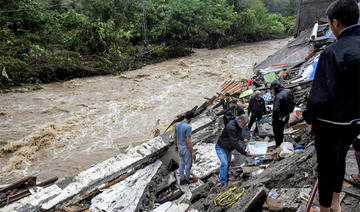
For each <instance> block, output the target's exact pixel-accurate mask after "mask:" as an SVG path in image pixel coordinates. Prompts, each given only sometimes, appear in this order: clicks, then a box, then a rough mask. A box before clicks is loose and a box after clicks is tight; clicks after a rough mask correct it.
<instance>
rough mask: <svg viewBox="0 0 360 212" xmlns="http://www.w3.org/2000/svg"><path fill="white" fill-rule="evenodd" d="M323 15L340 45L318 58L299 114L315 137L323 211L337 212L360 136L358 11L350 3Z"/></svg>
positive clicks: (339, 1) (343, 2) (340, 1)
mask: <svg viewBox="0 0 360 212" xmlns="http://www.w3.org/2000/svg"><path fill="white" fill-rule="evenodd" d="M327 16H328V20H329V24H330V28H331V30H332V32H333V33H334V35H335V36H336V37H337V39H338V41H336V42H335V43H333V44H332V45H330V46H329V47H328V48H326V49H325V50H324V52H323V53H322V54H321V56H320V59H319V63H318V67H317V70H316V74H315V78H314V82H313V84H312V88H311V92H310V96H309V99H308V103H307V108H306V111H304V113H303V117H304V118H305V120H306V122H307V123H308V124H312V127H313V130H314V132H315V148H316V153H317V162H318V167H317V171H318V179H319V202H320V205H321V208H320V211H321V212H329V211H330V210H332V211H341V208H340V201H339V199H340V198H339V197H340V192H341V190H342V184H343V179H344V174H345V159H346V154H347V151H348V149H349V147H350V145H351V143H352V142H353V141H354V139H355V138H356V137H357V135H358V134H359V132H360V129H359V125H358V124H359V122H360V121H359V120H360V87H359V85H360V26H359V25H357V23H358V19H359V8H358V6H357V4H356V2H355V1H354V0H337V1H335V2H333V3H332V4H331V5H330V6H329V8H328V10H327ZM330 208H331V209H330Z"/></svg>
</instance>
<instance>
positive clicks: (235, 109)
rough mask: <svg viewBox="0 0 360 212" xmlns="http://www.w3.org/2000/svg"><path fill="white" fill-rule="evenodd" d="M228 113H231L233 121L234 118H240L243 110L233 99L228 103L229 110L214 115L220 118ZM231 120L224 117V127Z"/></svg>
mask: <svg viewBox="0 0 360 212" xmlns="http://www.w3.org/2000/svg"><path fill="white" fill-rule="evenodd" d="M229 112H231V113H232V116H233V117H232V118H231V119H234V118H235V117H236V116H241V115H243V114H245V111H244V109H243V108H242V107H240V106H239V105H238V104H237V101H236V100H235V99H234V100H231V101H230V102H229V108H228V109H226V110H222V111H221V112H219V113H217V114H216V115H217V116H221V115H223V114H229ZM231 119H228V118H227V116H224V125H225V126H226V125H227V123H228V122H229V121H230V120H231Z"/></svg>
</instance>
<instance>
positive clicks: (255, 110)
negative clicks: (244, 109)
mask: <svg viewBox="0 0 360 212" xmlns="http://www.w3.org/2000/svg"><path fill="white" fill-rule="evenodd" d="M260 94H261V92H260V91H255V93H254V96H252V97H251V99H250V102H249V107H248V115H250V113H251V116H250V123H249V130H251V127H252V125H253V124H254V123H255V121H259V120H260V119H261V118H262V116H263V115H264V114H266V108H265V100H264V99H263V98H262V97H261V96H260ZM256 133H258V128H257V126H255V130H254V134H256Z"/></svg>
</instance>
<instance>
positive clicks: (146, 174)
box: [90, 160, 162, 212]
mask: <svg viewBox="0 0 360 212" xmlns="http://www.w3.org/2000/svg"><path fill="white" fill-rule="evenodd" d="M161 164H162V162H161V161H159V160H157V161H156V162H155V163H153V164H150V165H148V166H146V167H145V168H143V169H140V170H138V171H137V172H136V173H135V174H133V175H131V176H130V177H128V178H126V179H125V180H123V181H121V182H120V183H118V184H115V185H113V186H111V187H110V188H108V189H106V190H104V191H103V192H102V193H101V194H99V195H97V196H95V197H94V198H93V199H92V200H91V206H90V210H92V211H94V212H96V211H98V212H101V211H119V212H120V211H135V210H136V209H137V205H138V203H139V200H140V198H141V197H142V195H143V192H144V190H145V188H146V187H147V185H148V183H149V182H150V181H151V180H152V178H153V177H154V175H155V174H156V172H157V171H158V170H159V168H160V166H161ZM115 200H116V201H115Z"/></svg>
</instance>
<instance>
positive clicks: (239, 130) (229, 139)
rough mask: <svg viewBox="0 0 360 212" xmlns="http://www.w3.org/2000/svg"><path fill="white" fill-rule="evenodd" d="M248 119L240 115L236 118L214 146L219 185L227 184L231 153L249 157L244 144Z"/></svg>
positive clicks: (246, 136) (247, 136)
mask: <svg viewBox="0 0 360 212" xmlns="http://www.w3.org/2000/svg"><path fill="white" fill-rule="evenodd" d="M248 123H249V118H248V116H247V115H241V116H239V117H236V119H235V120H231V121H230V122H229V123H228V124H227V125H226V127H225V128H224V130H223V131H222V133H221V136H220V137H219V140H218V142H217V144H216V145H215V150H216V153H217V155H218V157H219V160H220V184H221V185H226V184H227V183H228V171H229V167H230V162H231V152H232V151H233V150H237V151H238V152H239V153H241V154H243V155H247V156H251V153H249V152H246V151H245V149H246V144H245V143H244V141H245V142H247V141H248V139H249V134H248V133H247V132H248V128H247V126H246V125H247V124H248Z"/></svg>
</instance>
